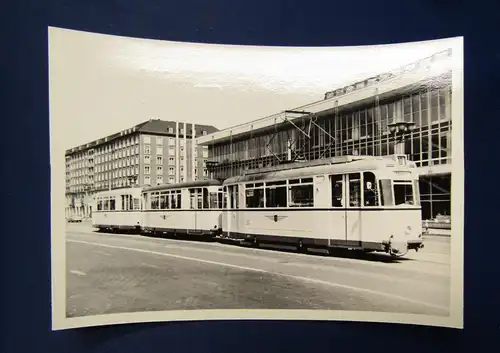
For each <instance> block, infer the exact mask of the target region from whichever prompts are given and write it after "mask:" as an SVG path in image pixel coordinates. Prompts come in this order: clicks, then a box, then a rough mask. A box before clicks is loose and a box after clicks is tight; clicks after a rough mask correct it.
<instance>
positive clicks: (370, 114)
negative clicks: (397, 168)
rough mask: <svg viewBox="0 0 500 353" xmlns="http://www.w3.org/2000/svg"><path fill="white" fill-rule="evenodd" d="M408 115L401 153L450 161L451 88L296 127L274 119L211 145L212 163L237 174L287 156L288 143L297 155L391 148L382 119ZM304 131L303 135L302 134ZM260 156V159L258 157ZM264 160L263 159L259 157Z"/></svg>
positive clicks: (427, 161) (421, 160)
mask: <svg viewBox="0 0 500 353" xmlns="http://www.w3.org/2000/svg"><path fill="white" fill-rule="evenodd" d="M396 118H397V119H401V120H404V121H408V122H409V121H413V122H414V123H415V127H416V129H415V131H413V132H412V133H411V134H410V136H409V138H408V139H407V141H406V143H405V153H406V154H407V155H408V156H409V158H410V159H411V160H413V161H414V162H416V164H417V166H429V165H436V164H449V163H451V134H450V130H451V88H450V87H449V86H448V87H445V88H440V89H430V90H422V91H420V92H416V93H413V94H410V95H406V96H402V97H401V96H400V97H398V98H397V99H394V100H392V101H386V102H380V104H378V105H377V104H375V103H372V104H371V105H368V106H364V107H361V108H358V109H356V110H351V111H338V112H335V113H333V114H331V115H329V116H326V117H324V118H322V119H318V120H317V121H316V122H315V124H311V122H310V120H309V119H304V121H302V122H298V124H297V125H298V127H299V128H300V129H301V130H302V131H299V130H298V129H297V128H295V127H294V126H292V125H291V124H283V123H281V124H277V125H276V126H275V127H274V131H270V132H267V133H266V134H261V135H255V136H254V135H252V134H250V137H247V138H245V139H244V140H233V141H231V142H229V141H228V142H225V143H222V144H215V145H210V146H209V150H210V159H209V160H210V161H213V162H217V167H215V169H212V171H214V172H215V173H216V174H217V171H218V170H219V171H222V170H223V169H224V168H225V167H227V166H228V165H232V164H234V163H236V164H237V166H233V167H234V170H233V172H229V174H230V175H236V174H238V172H239V171H240V170H241V168H240V167H241V166H244V167H243V168H259V167H260V166H261V164H262V163H260V162H262V161H264V160H265V159H268V160H269V161H270V162H269V163H271V164H276V163H278V162H279V161H280V160H284V159H286V158H287V151H288V144H290V145H291V147H292V151H293V152H292V153H293V155H294V156H295V155H296V156H298V157H299V158H302V159H308V160H310V159H318V158H325V157H332V156H342V155H372V156H380V155H390V154H394V140H393V138H392V137H391V136H390V134H389V131H388V128H387V125H388V124H389V123H391V122H393V120H394V119H396ZM306 134H307V135H308V136H306ZM257 161H259V162H257ZM264 164H266V165H267V164H268V163H264Z"/></svg>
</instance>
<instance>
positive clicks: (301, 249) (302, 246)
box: [297, 239, 307, 252]
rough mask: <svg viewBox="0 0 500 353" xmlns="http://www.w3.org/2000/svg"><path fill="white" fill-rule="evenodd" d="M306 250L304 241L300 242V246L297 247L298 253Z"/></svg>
mask: <svg viewBox="0 0 500 353" xmlns="http://www.w3.org/2000/svg"><path fill="white" fill-rule="evenodd" d="M306 250H307V249H306V248H305V247H304V243H303V242H302V239H300V240H299V245H297V251H299V252H306Z"/></svg>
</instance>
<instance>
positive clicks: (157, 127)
mask: <svg viewBox="0 0 500 353" xmlns="http://www.w3.org/2000/svg"><path fill="white" fill-rule="evenodd" d="M175 125H176V122H175V121H167V120H160V119H149V120H147V121H144V122H142V123H140V124H137V125H135V126H133V127H131V128H129V129H126V130H123V131H120V132H117V133H114V134H112V135H109V136H106V137H103V138H100V139H98V140H95V141H92V142H89V143H86V144H84V145H80V146H77V147H73V148H70V149H69V150H66V155H70V154H73V153H75V152H80V151H84V150H86V149H90V148H93V147H95V146H98V145H101V144H103V143H107V142H110V141H112V140H114V139H116V138H119V137H123V136H127V135H132V134H137V133H143V134H153V135H168V136H175ZM187 125H188V128H187V129H186V133H187V135H188V136H191V134H192V131H191V130H192V125H191V123H187ZM170 128H171V129H173V131H174V132H173V133H171V132H169V129H170ZM182 128H184V122H179V129H182ZM195 130H196V136H201V135H203V131H206V133H207V134H212V133H214V132H216V131H219V130H218V129H217V128H216V127H215V126H212V125H200V124H195ZM179 137H184V135H182V134H179Z"/></svg>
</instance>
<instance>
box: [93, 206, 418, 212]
mask: <svg viewBox="0 0 500 353" xmlns="http://www.w3.org/2000/svg"><path fill="white" fill-rule="evenodd" d="M421 209H422V208H421V207H414V208H410V207H404V208H401V207H395V208H391V207H350V208H342V207H331V208H328V207H323V208H300V207H298V208H281V207H280V208H278V207H277V208H272V207H269V208H231V209H226V208H223V209H213V208H212V209H154V210H125V211H122V210H108V211H92V212H93V213H105V212H116V213H118V212H123V213H126V212H141V213H142V212H192V211H196V212H215V211H223V212H224V211H225V212H259V211H260V212H278V211H279V212H284V211H287V212H300V211H302V212H312V211H372V212H373V211H417V210H421Z"/></svg>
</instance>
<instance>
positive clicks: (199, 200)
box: [196, 189, 203, 210]
mask: <svg viewBox="0 0 500 353" xmlns="http://www.w3.org/2000/svg"><path fill="white" fill-rule="evenodd" d="M201 190H202V189H196V199H197V207H198V209H199V210H201V209H202V208H203V193H202V191H201Z"/></svg>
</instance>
